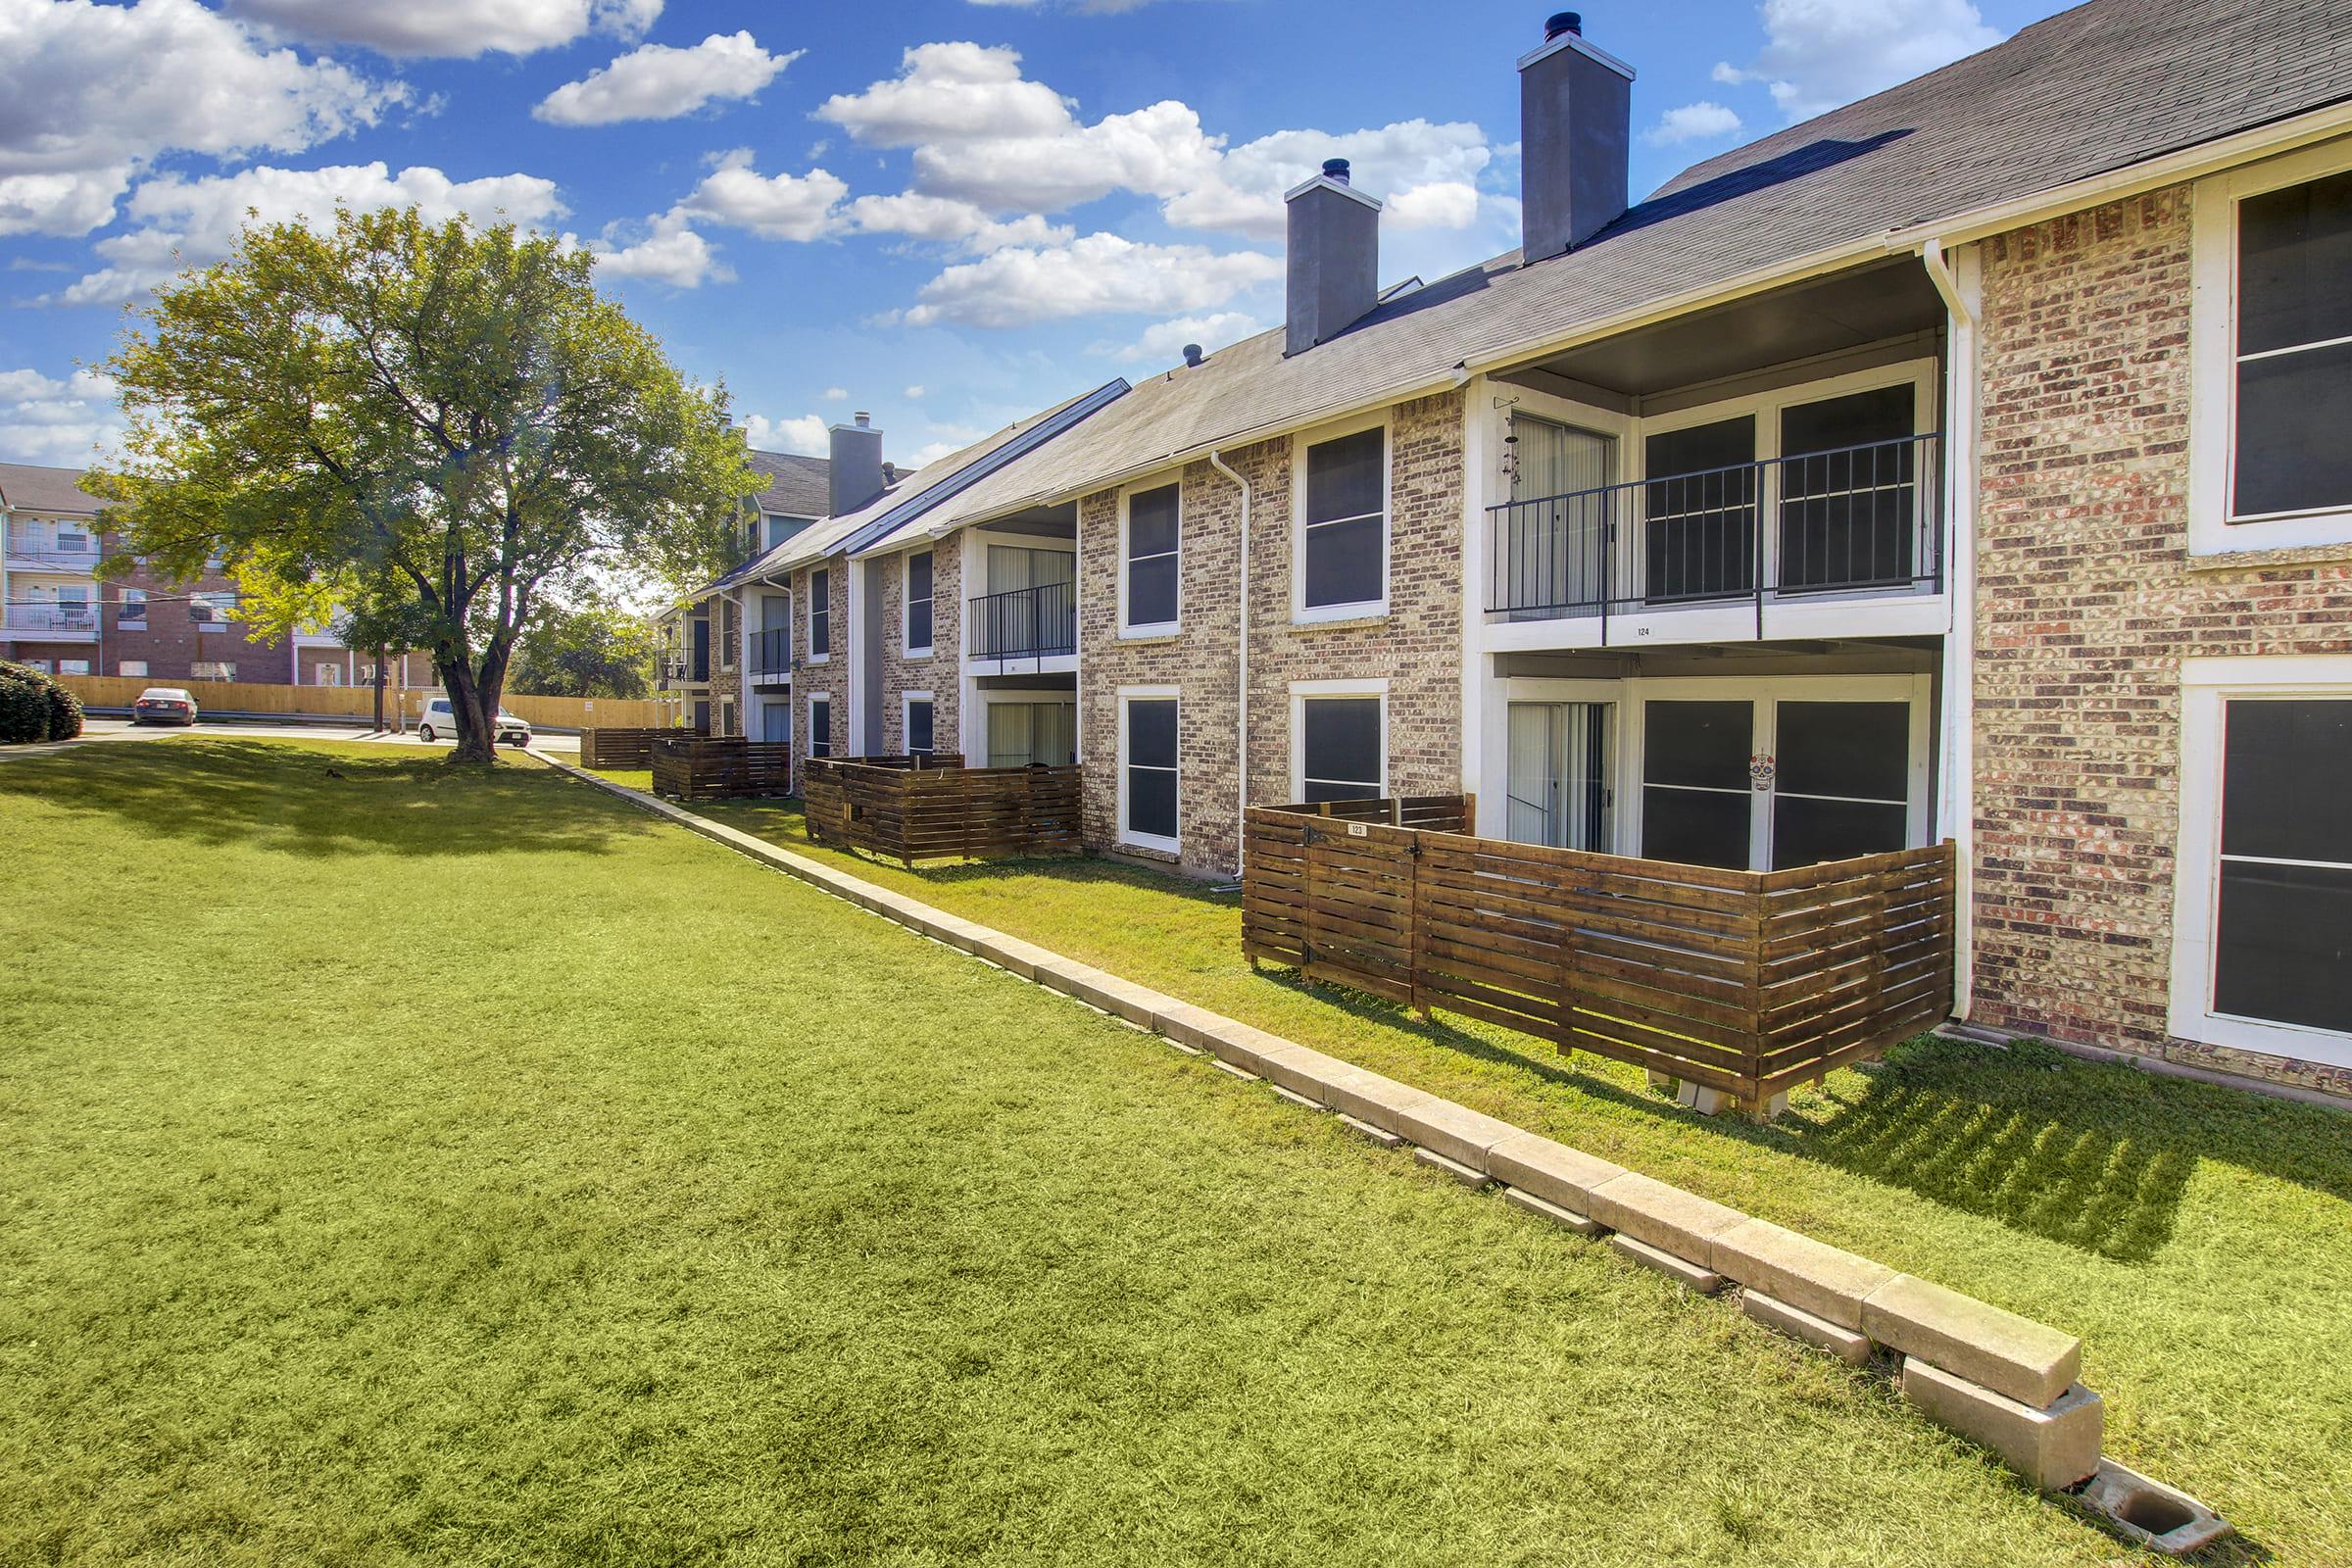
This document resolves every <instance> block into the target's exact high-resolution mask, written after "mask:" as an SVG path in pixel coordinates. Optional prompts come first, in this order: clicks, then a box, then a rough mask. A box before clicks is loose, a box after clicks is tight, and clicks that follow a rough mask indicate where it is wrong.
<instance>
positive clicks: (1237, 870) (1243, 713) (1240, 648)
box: [1208, 449, 1251, 887]
mask: <svg viewBox="0 0 2352 1568" xmlns="http://www.w3.org/2000/svg"><path fill="white" fill-rule="evenodd" d="M1208 466H1210V467H1212V468H1214V469H1216V470H1217V471H1218V472H1219V473H1221V474H1223V475H1224V476H1225V477H1226V478H1228V479H1231V480H1232V481H1233V482H1234V484H1235V485H1237V486H1238V487H1240V489H1241V492H1242V629H1241V633H1240V638H1239V642H1238V644H1237V647H1236V653H1237V654H1238V655H1239V662H1238V668H1239V674H1238V675H1237V676H1236V680H1235V684H1236V686H1237V687H1238V688H1239V690H1238V696H1239V698H1240V701H1239V702H1237V703H1236V704H1235V705H1234V715H1235V717H1234V729H1235V735H1234V747H1235V751H1234V759H1235V760H1234V774H1235V777H1236V778H1237V780H1238V783H1237V784H1236V785H1235V794H1234V812H1233V885H1234V886H1235V887H1239V886H1241V881H1242V859H1243V849H1242V847H1243V845H1245V844H1246V843H1248V842H1249V836H1250V835H1249V821H1250V500H1251V495H1250V481H1249V480H1247V479H1245V478H1243V477H1242V476H1241V475H1240V474H1239V473H1236V472H1235V471H1234V469H1233V467H1232V466H1231V465H1229V464H1228V463H1226V461H1225V454H1224V453H1222V452H1218V451H1215V450H1213V449H1212V450H1211V451H1210V452H1209V454H1208Z"/></svg>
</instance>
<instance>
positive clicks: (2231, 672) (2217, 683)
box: [2165, 654, 2352, 1067]
mask: <svg viewBox="0 0 2352 1568" xmlns="http://www.w3.org/2000/svg"><path fill="white" fill-rule="evenodd" d="M2292 697H2329V698H2345V699H2352V655H2343V654H2309V655H2290V654H2281V655H2276V656H2271V657H2254V658H2241V659H2183V660H2182V661H2180V839H2179V842H2178V845H2177V853H2176V857H2175V861H2174V867H2175V869H2174V881H2173V962H2172V987H2171V995H2170V998H2169V1003H2170V1005H2169V1006H2168V1008H2167V1010H2166V1017H2165V1029H2166V1032H2167V1033H2169V1034H2171V1035H2173V1036H2174V1037H2175V1038H2177V1039H2180V1040H2193V1041H2197V1042H2199V1043H2200V1044H2203V1045H2209V1046H2226V1047H2229V1048H2231V1049H2233V1050H2238V1051H2252V1052H2258V1053H2260V1054H2264V1055H2269V1056H2291V1057H2294V1058H2295V1059H2297V1060H2300V1061H2316V1062H2322V1063H2325V1064H2327V1065H2329V1066H2335V1067H2352V1034H2341V1033H2337V1032H2335V1031H2333V1030H2327V1029H2314V1028H2311V1027H2310V1026H2308V1025H2304V1024H2289V1023H2273V1022H2269V1021H2267V1020H2263V1019H2257V1018H2241V1017H2237V1016H2234V1015H2232V1014H2229V1013H2219V1012H2216V1011H2214V1010H2213V1002H2212V998H2213V962H2214V935H2215V933H2214V926H2215V920H2216V916H2217V915H2218V913H2219V909H2218V905H2219V903H2220V897H2221V881H2222V879H2221V826H2222V764H2223V756H2222V742H2223V724H2224V716H2225V709H2226V706H2227V705H2228V703H2229V701H2230V700H2231V699H2233V698H2239V699H2257V700H2258V699H2262V698H2292Z"/></svg>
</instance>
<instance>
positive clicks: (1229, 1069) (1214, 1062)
mask: <svg viewBox="0 0 2352 1568" xmlns="http://www.w3.org/2000/svg"><path fill="white" fill-rule="evenodd" d="M1180 1043H1181V1042H1180ZM1208 1064H1209V1065H1210V1066H1211V1067H1214V1068H1216V1069H1217V1071H1219V1072H1221V1073H1224V1074H1226V1075H1228V1076H1230V1077H1234V1078H1239V1079H1240V1080H1241V1081H1242V1082H1244V1083H1246V1084H1253V1083H1256V1082H1257V1081H1258V1077H1257V1074H1255V1073H1253V1072H1251V1071H1250V1069H1249V1068H1247V1067H1236V1066H1235V1065H1234V1064H1233V1063H1232V1062H1230V1061H1219V1060H1218V1059H1217V1058H1216V1057H1214V1056H1211V1057H1209V1058H1208Z"/></svg>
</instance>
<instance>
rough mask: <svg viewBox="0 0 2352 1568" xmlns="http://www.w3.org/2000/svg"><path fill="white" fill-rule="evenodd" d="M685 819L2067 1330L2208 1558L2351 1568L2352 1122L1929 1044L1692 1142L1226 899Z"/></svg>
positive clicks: (1137, 872) (1672, 1120)
mask: <svg viewBox="0 0 2352 1568" xmlns="http://www.w3.org/2000/svg"><path fill="white" fill-rule="evenodd" d="M614 776H615V777H617V778H619V779H620V780H621V781H622V782H627V783H632V784H634V785H636V786H637V787H640V788H642V787H644V786H645V783H646V776H645V775H643V774H637V775H627V774H621V775H614ZM697 809H700V810H703V811H705V812H706V813H707V814H709V815H711V816H713V817H717V818H719V819H722V820H725V821H728V822H730V823H732V824H733V825H735V826H738V827H742V828H745V829H746V830H748V831H753V832H759V833H761V834H763V835H764V836H766V837H769V838H771V839H773V840H775V841H776V842H778V843H782V844H785V845H787V846H789V847H791V848H793V849H796V850H800V851H802V852H804V853H808V854H810V855H813V856H816V857H818V858H822V859H825V860H827V861H829V862H831V863H834V864H838V865H844V866H850V867H854V868H856V869H858V871H859V873H860V874H861V875H864V876H867V877H869V878H871V879H872V880H874V881H876V882H879V883H882V884H884V885H886V886H889V887H892V888H894V889H897V890H899V891H902V892H909V893H913V894H915V895H917V896H919V897H922V898H924V899H927V900H929V901H930V902H933V903H935V904H937V905H939V906H941V907H945V908H948V909H950V910H953V911H954V912H956V913H957V914H960V915H963V916H964V917H966V918H968V919H973V920H978V921H981V922H982V923H984V924H988V925H993V926H996V927H998V928H999V929H1002V930H1005V931H1008V932H1011V933H1013V934H1015V935H1018V936H1021V937H1025V938H1027V939H1028V940H1030V941H1033V942H1037V943H1040V944H1041V945H1043V946H1046V947H1049V948H1053V949H1054V950H1056V951H1059V952H1062V953H1067V954H1070V955H1072V956H1076V957H1080V958H1083V959H1085V960H1086V961H1088V962H1090V963H1094V964H1098V965H1100V966H1102V967H1103V968H1105V969H1109V970H1111V971H1113V972H1115V973H1118V974H1121V975H1125V976H1127V977H1128V978H1130V979H1133V980H1136V981H1139V982H1141V983H1143V984H1146V985H1151V986H1154V987H1157V988H1159V989H1161V990H1164V991H1167V992H1169V993H1171V994H1173V995H1175V996H1179V997H1182V998H1184V999H1185V1000H1187V1001H1190V1002H1194V1003H1198V1004H1200V1005H1203V1006H1207V1007H1212V1008H1214V1009H1216V1010H1218V1011H1220V1012H1224V1013H1227V1014H1229V1015H1231V1016H1234V1017H1238V1018H1241V1019H1244V1020H1246V1021H1248V1022H1250V1023H1253V1024H1256V1025H1258V1026H1259V1027H1261V1028H1265V1029H1269V1030H1272V1031H1274V1032H1276V1033H1278V1034H1282V1035H1285V1036H1287V1037H1289V1038H1292V1039H1295V1040H1299V1041H1301V1042H1304V1043H1306V1044H1308V1045H1312V1046H1315V1047H1317V1048H1319V1049H1322V1050H1326V1051H1330V1052H1332V1053H1333V1054H1337V1055H1341V1056H1344V1057H1346V1058H1347V1059H1348V1060H1351V1061H1355V1062H1358V1063H1361V1064H1363V1065H1365V1066H1369V1067H1373V1068H1376V1069H1377V1070H1379V1071H1381V1072H1385V1073H1389V1074H1391V1075H1393V1076H1395V1077H1397V1078H1401V1079H1403V1080H1405V1081H1407V1082H1409V1083H1412V1084H1415V1085H1418V1086H1419V1087H1422V1088H1425V1089H1428V1090H1431V1091H1433V1092H1435V1093H1438V1094H1443V1095H1446V1096H1447V1097H1449V1098H1451V1099H1454V1100H1458V1101H1461V1102H1462V1103H1466V1104H1471V1105H1474V1106H1476V1107H1478V1108H1480V1109H1482V1110H1486V1111H1489V1112H1491V1113H1493V1114H1495V1115H1498V1116H1503V1117H1505V1118H1507V1119H1509V1120H1512V1121H1514V1122H1517V1123H1519V1124H1520V1125H1522V1126H1526V1127H1531V1128H1534V1129H1536V1130H1539V1131H1542V1132H1544V1133H1547V1134H1549V1135H1551V1136H1553V1137H1555V1138H1559V1139H1561V1140H1562V1141H1563V1142H1566V1143H1570V1144H1573V1145H1575V1146H1577V1147H1579V1148H1582V1149H1586V1150H1589V1151H1591V1152H1594V1153H1597V1154H1602V1155H1604V1156H1606V1157H1608V1158H1611V1159H1616V1160H1619V1161H1621V1162H1623V1163H1625V1164H1627V1165H1629V1166H1632V1167H1634V1168H1636V1169H1639V1170H1642V1171H1644V1172H1647V1173H1648V1174H1651V1175H1654V1176H1657V1177H1659V1178H1661V1179H1662V1180H1666V1181H1671V1182H1675V1183H1678V1184H1680V1185H1683V1186H1685V1187H1688V1188H1691V1190H1693V1191H1696V1192H1701V1193H1704V1194H1706V1195H1707V1196H1709V1197H1712V1198H1715V1199H1718V1200H1720V1201H1724V1202H1728V1203H1732V1204H1735V1205H1737V1206H1739V1207H1740V1208H1743V1209H1745V1210H1747V1211H1748V1212H1751V1213H1756V1214H1761V1215H1764V1216H1766V1217H1767V1218H1770V1219H1774V1220H1777V1221H1779V1222H1780V1223H1782V1224H1786V1225H1789V1226H1792V1227H1794V1228H1796V1229H1799V1230H1802V1231H1804V1232H1806V1233H1807V1234H1810V1235H1813V1236H1817V1237H1820V1238H1822V1239H1823V1240H1825V1241H1830V1242H1834V1243H1836V1244H1838V1245H1839V1246H1842V1247H1847V1248H1850V1249H1852V1250H1856V1251H1859V1252H1863V1253H1865V1254H1867V1255H1869V1256H1872V1257H1876V1258H1879V1259H1881V1260H1882V1261H1885V1262H1887V1263H1889V1264H1891V1265H1893V1266H1895V1267H1898V1268H1902V1269H1906V1270H1910V1271H1912V1272H1915V1273H1919V1274H1922V1275H1924V1276H1926V1277H1928V1278H1930V1279H1934V1280H1936V1281H1938V1282H1940V1283H1942V1284H1946V1285H1949V1286H1952V1287H1953V1288H1955V1289H1958V1290H1963V1291H1967V1292H1969V1293H1971V1294H1973V1295H1976V1296H1979V1297H1982V1298H1984V1299H1987V1300H1991V1301H1995V1302H1998V1303H1999V1304H2001V1305H2003V1306H2007V1307H2009V1308H2011V1309H2013V1310H2015V1311H2019V1312H2024V1313H2026V1314H2028V1315H2030V1316H2033V1317H2036V1318H2039V1319H2041V1320H2043V1321H2045V1322H2049V1323H2053V1324H2057V1325H2060V1326H2063V1327H2064V1328H2066V1329H2068V1330H2069V1331H2070V1332H2073V1333H2076V1334H2080V1335H2082V1337H2083V1339H2084V1342H2085V1348H2084V1362H2085V1381H2086V1382H2088V1383H2089V1384H2090V1386H2091V1387H2093V1388H2095V1389H2097V1390H2098V1391H2099V1392H2100V1393H2101V1394H2102V1395H2104V1396H2105V1397H2106V1399H2107V1451H2108V1452H2109V1453H2111V1454H2114V1455H2116V1456H2117V1457H2118V1458H2120V1459H2122V1460H2123V1461H2124V1462H2125V1463H2128V1464H2131V1465H2133V1466H2135V1467H2137V1468H2139V1469H2141V1470H2144V1471H2146V1472H2148V1473H2150V1474H2152V1475H2155V1476H2157V1477H2158V1478H2160V1479H2163V1480H2166V1481H2169V1482H2171V1483H2173V1484H2175V1485H2178V1486H2181V1487H2184V1488H2186V1489H2188V1490H2189V1491H2191V1492H2194V1493H2196V1494H2197V1495H2200V1496H2202V1497H2204V1498H2205V1499H2206V1500H2207V1501H2209V1502H2211V1503H2212V1504H2213V1505H2214V1506H2216V1507H2218V1508H2220V1509H2222V1510H2223V1511H2224V1512H2225V1513H2226V1514H2227V1515H2228V1516H2229V1518H2231V1519H2232V1520H2233V1521H2235V1522H2236V1523H2237V1524H2238V1526H2239V1527H2240V1529H2241V1530H2242V1531H2244V1532H2245V1536H2246V1538H2247V1542H2248V1543H2250V1545H2249V1544H2240V1545H2239V1546H2238V1547H2235V1548H2231V1550H2230V1551H2229V1552H2228V1553H2225V1558H2228V1557H2231V1556H2235V1555H2239V1554H2245V1555H2252V1554H2253V1553H2254V1552H2256V1551H2270V1552H2275V1553H2276V1554H2277V1556H2278V1560H2279V1561H2282V1562H2293V1563H2306V1562H2308V1563H2322V1564H2352V1487H2348V1485H2347V1483H2346V1481H2345V1480H2344V1478H2346V1477H2352V1359H2347V1357H2345V1356H2344V1355H2343V1354H2342V1353H2341V1347H2343V1346H2344V1345H2346V1344H2348V1343H2352V1115H2347V1114H2346V1113H2344V1112H2342V1111H2337V1110H2332V1109H2327V1108H2322V1107H2317V1106H2306V1105H2299V1104H2293V1103H2282V1102H2279V1101H2275V1100H2269V1099H2264V1098H2260V1097H2257V1096H2254V1095H2249V1094H2245V1093H2242V1092H2238V1091H2234V1090H2229V1089H2222V1088H2215V1087H2209V1086H2205V1085H2200V1084H2194V1083H2188V1082H2183V1081H2180V1080H2177V1079H2167V1078H2159V1077H2156V1076H2154V1075H2152V1074H2148V1073H2144V1072H2140V1071H2136V1070H2134V1069H2132V1068H2130V1067H2128V1066H2108V1065H2094V1064H2090V1063H2086V1062H2083V1061H2081V1060H2078V1059H2076V1058H2073V1057H2070V1056H2066V1055H2063V1054H2059V1053H2058V1052H2056V1051H2054V1050H2051V1049H2050V1048H2048V1047H2044V1046H2027V1047H2024V1048H2021V1049H2014V1050H2000V1049H1992V1048H1981V1047H1971V1046H1964V1045H1960V1044H1956V1043H1952V1042H1946V1041H1940V1040H1938V1041H1925V1042H1920V1043H1916V1044H1914V1045H1913V1046H1910V1047H1907V1048H1904V1049H1902V1050H1900V1051H1898V1052H1896V1053H1895V1054H1894V1055H1893V1057H1892V1058H1891V1059H1890V1060H1889V1061H1887V1063H1885V1064H1883V1065H1880V1066H1877V1067H1874V1068H1871V1069H1868V1070H1865V1071H1859V1072H1854V1071H1849V1072H1840V1073H1838V1074H1835V1075H1833V1076H1832V1078H1831V1079H1830V1081H1829V1082H1828V1084H1827V1085H1825V1086H1824V1088H1823V1089H1821V1090H1819V1091H1809V1092H1800V1093H1799V1094H1798V1095H1796V1096H1795V1097H1794V1099H1793V1102H1792V1104H1791V1110H1790V1113H1789V1115H1788V1116H1786V1117H1785V1118H1783V1119H1782V1120H1781V1121H1779V1122H1777V1123H1775V1124H1774V1125H1772V1126H1770V1127H1756V1126H1751V1125H1748V1124H1746V1123H1745V1122H1743V1121H1742V1120H1741V1119H1740V1118H1738V1117H1728V1116H1727V1117H1715V1118H1708V1117H1700V1116H1696V1115H1693V1114H1691V1113H1690V1112H1687V1111H1684V1110H1681V1109H1680V1108H1678V1107H1677V1106H1675V1105H1674V1103H1673V1102H1672V1101H1670V1100H1668V1099H1666V1098H1665V1097H1663V1096H1662V1095H1660V1094H1658V1093H1657V1092H1655V1091H1653V1090H1651V1089H1649V1088H1648V1087H1647V1086H1646V1084H1645V1083H1644V1082H1643V1080H1642V1074H1641V1073H1640V1072H1639V1071H1638V1070H1635V1069H1632V1068H1628V1067H1623V1066H1620V1065H1618V1064H1616V1063H1613V1062H1609V1061H1604V1060H1602V1059H1600V1058H1598V1057H1595V1056H1591V1055H1586V1054H1578V1055H1575V1056H1573V1057H1568V1056H1562V1055H1561V1054H1558V1053H1556V1052H1554V1051H1553V1050H1552V1049H1551V1048H1550V1047H1548V1046H1546V1045H1544V1044H1543V1043H1541V1042H1539V1041H1536V1040H1532V1039H1530V1038H1528V1037H1526V1036H1523V1035H1516V1034H1513V1033H1510V1032H1509V1031H1506V1030H1502V1029H1498V1028H1493V1027H1489V1026H1487V1025H1484V1024H1480V1023H1476V1022H1473V1021H1471V1020H1467V1019H1463V1018H1458V1017H1452V1016H1448V1015H1445V1014H1440V1015H1439V1016H1438V1018H1437V1019H1436V1020H1435V1021H1434V1022H1432V1023H1429V1024H1421V1023H1418V1022H1416V1021H1414V1020H1413V1019H1412V1018H1411V1017H1410V1016H1409V1015H1407V1014H1406V1013H1404V1012H1402V1011H1400V1010H1399V1009H1397V1008H1395V1007H1393V1006H1390V1005H1386V1004H1383V1003H1379V1002H1376V1001H1372V1000H1370V999H1367V998H1363V997H1358V996H1352V995H1349V994H1348V993H1344V992H1339V991H1335V990H1332V989H1329V988H1313V987H1306V986H1302V985H1300V984H1299V983H1298V982H1297V980H1296V978H1295V977H1294V976H1291V975H1288V974H1286V973H1283V972H1281V971H1277V970H1272V969H1269V970H1267V971H1265V972H1264V973H1262V974H1261V973H1253V972H1252V971H1251V970H1250V966H1249V964H1248V962H1247V960H1245V959H1244V958H1243V957H1242V955H1241V906H1240V900H1239V898H1238V897H1235V896H1223V895H1217V894H1214V893H1211V892H1209V891H1207V890H1205V889H1203V888H1202V887H1201V886H1200V885H1198V884H1195V883H1189V882H1185V881H1181V880H1179V879H1177V878H1174V877H1170V876H1166V875H1163V874H1160V873H1158V872H1154V871H1152V870H1148V869H1142V868H1138V867H1132V866H1125V865H1118V864H1113V863H1109V862H1105V861H1100V860H1052V861H1048V860H1040V861H1016V862H1004V863H999V864H994V865H975V864H939V865H927V866H920V867H917V868H916V869H915V870H914V871H912V872H907V871H906V870H903V869H902V868H900V867H899V866H898V865H897V863H896V862H892V861H882V860H877V859H874V858H870V857H865V856H858V855H855V854H849V853H844V852H839V851H832V850H825V849H818V848H815V847H812V846H810V845H809V843H808V840H807V834H806V832H805V830H804V827H803V824H802V820H801V816H800V812H799V809H798V805H797V803H792V802H784V803H776V804H756V803H739V804H725V803H721V804H713V805H710V806H706V807H699V808H697ZM2323 1478H2326V1479H2323ZM1954 1560H1955V1561H1957V1560H1962V1559H1960V1558H1959V1557H1957V1556H1956V1557H1955V1559H1954Z"/></svg>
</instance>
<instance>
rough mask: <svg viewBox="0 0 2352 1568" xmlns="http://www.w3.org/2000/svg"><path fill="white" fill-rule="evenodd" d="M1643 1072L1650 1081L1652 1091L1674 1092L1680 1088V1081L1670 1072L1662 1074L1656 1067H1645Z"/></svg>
mask: <svg viewBox="0 0 2352 1568" xmlns="http://www.w3.org/2000/svg"><path fill="white" fill-rule="evenodd" d="M1642 1073H1643V1075H1644V1076H1645V1077H1647V1078H1648V1079H1649V1087H1650V1088H1652V1089H1667V1090H1672V1089H1676V1088H1679V1087H1680V1081H1679V1080H1678V1079H1676V1077H1675V1076H1674V1074H1672V1073H1670V1072H1660V1071H1658V1069H1657V1068H1655V1067H1644V1068H1642Z"/></svg>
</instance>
